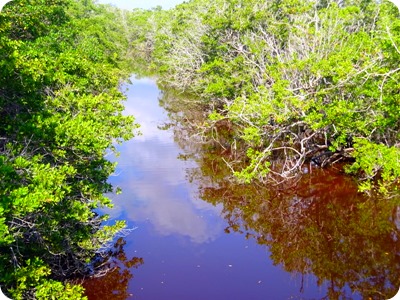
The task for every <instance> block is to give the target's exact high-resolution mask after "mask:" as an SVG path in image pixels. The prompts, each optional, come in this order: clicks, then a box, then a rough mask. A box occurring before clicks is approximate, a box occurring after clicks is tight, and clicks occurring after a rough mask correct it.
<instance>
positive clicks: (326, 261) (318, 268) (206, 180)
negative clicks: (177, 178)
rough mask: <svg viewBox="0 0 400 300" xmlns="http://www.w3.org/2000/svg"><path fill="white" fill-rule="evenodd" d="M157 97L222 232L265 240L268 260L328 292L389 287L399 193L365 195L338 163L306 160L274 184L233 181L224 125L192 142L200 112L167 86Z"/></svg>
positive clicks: (388, 293)
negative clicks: (311, 278)
mask: <svg viewBox="0 0 400 300" xmlns="http://www.w3.org/2000/svg"><path fill="white" fill-rule="evenodd" d="M171 100H173V101H171ZM160 103H161V105H162V106H163V107H164V108H165V109H166V110H167V111H168V112H169V114H170V118H171V119H172V120H174V121H175V122H176V124H174V133H175V140H176V142H177V143H178V144H179V145H180V146H181V147H182V149H183V150H184V152H185V155H182V158H184V159H185V158H188V157H190V158H192V159H194V160H196V162H197V163H198V166H199V167H198V169H197V170H195V171H193V172H192V173H191V180H193V181H196V182H197V183H198V186H199V194H200V198H202V199H203V200H205V201H207V202H210V203H212V204H214V205H217V204H219V205H222V207H223V211H222V215H223V217H224V218H225V219H226V221H227V224H228V226H227V227H226V229H225V231H226V232H227V233H229V232H240V233H243V234H244V235H245V237H246V238H253V239H255V240H256V241H257V243H258V244H260V245H265V246H267V247H268V249H269V251H270V253H271V259H272V260H273V262H274V264H276V265H280V266H282V267H283V268H284V269H285V270H286V271H288V272H291V273H298V274H301V275H302V278H303V275H306V274H313V275H315V276H316V277H317V279H318V284H319V285H322V284H325V285H327V286H328V291H327V295H326V298H327V299H351V298H352V295H351V294H349V288H350V289H351V292H352V293H355V294H358V296H357V297H360V296H361V297H362V298H364V299H388V298H390V297H393V296H394V295H395V294H396V292H397V291H398V288H399V286H400V240H399V237H400V209H399V204H400V199H399V197H397V198H392V199H389V200H388V199H381V198H379V197H366V196H365V195H363V194H360V193H358V191H357V185H356V183H355V182H354V181H353V179H352V178H351V177H348V176H346V175H345V174H344V173H343V172H342V171H341V168H339V167H337V168H330V169H327V170H321V169H317V168H314V167H311V166H309V167H307V168H304V170H303V175H302V177H301V178H297V179H296V180H292V181H289V182H285V183H281V184H277V185H268V186H266V185H262V184H257V183H253V184H251V185H245V184H238V183H235V181H233V180H230V178H229V174H230V170H229V169H228V167H227V165H226V163H225V162H224V160H229V159H230V158H231V157H232V155H236V156H238V155H240V154H239V152H238V151H236V152H233V150H232V148H233V147H230V146H232V145H233V144H234V143H235V147H236V149H238V145H237V143H236V142H232V137H231V135H232V134H231V133H230V131H229V128H228V130H227V129H226V127H225V128H222V129H221V128H216V130H217V131H218V132H217V134H214V135H213V137H214V140H213V141H212V142H210V141H208V142H207V143H198V142H199V139H198V138H197V139H196V138H193V137H198V133H197V132H196V130H197V128H196V127H197V126H196V124H201V123H202V122H204V119H202V118H201V115H199V114H196V113H194V112H195V111H196V109H197V108H194V109H193V108H192V107H190V106H189V105H188V104H187V103H184V104H183V105H180V104H179V101H176V95H174V94H173V93H171V92H168V91H167V92H165V93H164V95H163V98H162V99H161V101H160ZM182 109H184V110H183V111H182ZM196 118H197V119H196ZM216 137H217V139H216ZM237 158H238V157H235V159H237ZM239 158H240V157H239ZM346 291H347V292H346ZM346 293H347V294H346ZM353 296H354V295H353Z"/></svg>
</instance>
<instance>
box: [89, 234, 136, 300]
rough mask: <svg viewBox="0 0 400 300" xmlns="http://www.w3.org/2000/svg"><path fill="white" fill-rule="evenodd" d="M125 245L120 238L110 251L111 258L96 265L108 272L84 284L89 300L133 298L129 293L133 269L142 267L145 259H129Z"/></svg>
mask: <svg viewBox="0 0 400 300" xmlns="http://www.w3.org/2000/svg"><path fill="white" fill-rule="evenodd" d="M125 244H126V241H125V240H124V239H123V238H119V239H118V240H117V242H116V243H115V245H114V249H112V250H110V253H109V258H106V259H105V260H104V261H98V262H97V263H96V265H95V267H96V268H99V269H104V270H107V271H106V272H105V273H104V274H103V276H97V277H94V278H89V279H86V280H85V281H84V282H83V283H82V285H83V286H84V287H85V289H86V296H87V297H88V299H89V300H126V299H128V298H130V297H131V296H132V295H131V294H129V292H128V283H129V281H130V280H131V279H132V278H133V274H132V269H133V268H138V267H139V266H141V265H142V264H143V258H139V257H133V258H131V259H128V258H127V257H126V254H125V251H124V246H125ZM110 258H111V259H110ZM100 273H101V272H100Z"/></svg>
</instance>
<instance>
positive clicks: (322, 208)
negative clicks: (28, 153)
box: [85, 79, 400, 300]
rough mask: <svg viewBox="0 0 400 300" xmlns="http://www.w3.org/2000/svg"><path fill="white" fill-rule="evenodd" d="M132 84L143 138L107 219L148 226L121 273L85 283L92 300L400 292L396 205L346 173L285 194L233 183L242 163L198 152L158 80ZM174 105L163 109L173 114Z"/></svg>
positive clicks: (212, 151) (131, 108)
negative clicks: (368, 193) (236, 165)
mask: <svg viewBox="0 0 400 300" xmlns="http://www.w3.org/2000/svg"><path fill="white" fill-rule="evenodd" d="M128 87H129V91H128V92H127V95H128V102H127V105H126V113H127V114H133V115H134V116H135V117H136V118H137V121H138V122H139V123H140V124H141V126H142V127H141V131H142V135H141V136H139V137H136V138H134V139H132V140H131V141H129V142H126V143H124V144H123V145H121V146H120V147H119V151H120V152H121V155H120V156H119V157H118V158H114V160H116V161H118V163H119V165H118V171H117V174H116V176H114V177H112V178H111V179H110V182H111V183H112V184H114V185H115V186H119V187H121V188H122V190H123V194H122V195H119V196H114V197H113V198H114V202H115V208H114V209H113V210H111V211H107V213H109V214H110V215H111V219H125V220H127V223H128V226H129V227H131V228H133V227H137V229H136V230H134V231H133V232H131V234H130V235H128V236H126V237H125V238H124V240H122V239H121V240H119V241H118V243H117V245H116V246H117V247H116V248H117V250H116V255H115V259H114V261H115V262H114V269H113V271H112V272H110V273H108V274H107V275H105V276H103V277H101V278H95V279H91V280H88V281H86V282H85V286H86V288H87V295H88V297H89V299H90V300H95V299H143V300H147V299H149V300H150V299H151V300H157V299H174V300H179V299H185V300H187V299H209V300H212V299H226V300H228V299H229V300H231V299H233V300H234V299H238V300H241V299H243V300H247V299H255V300H256V299H260V300H261V299H278V300H279V299H385V298H389V297H390V296H393V295H394V294H395V292H396V291H397V288H398V287H399V285H400V280H399V279H400V241H399V234H400V210H399V209H398V206H397V205H396V199H392V200H391V201H387V200H383V199H370V198H366V197H364V196H362V195H360V194H359V193H357V188H356V186H355V184H354V182H353V181H352V179H351V178H349V177H346V176H345V175H344V174H342V172H341V171H340V169H334V168H332V169H330V170H328V171H322V170H318V169H314V168H310V167H306V168H304V170H303V173H304V174H303V176H302V177H301V178H300V179H299V180H297V181H292V182H288V183H286V184H285V185H280V186H265V185H261V184H259V185H257V184H253V185H239V184H236V183H233V182H232V181H230V180H227V178H228V176H227V175H228V170H227V167H226V164H225V163H224V162H223V160H222V159H221V158H222V157H223V156H224V155H230V154H229V153H226V152H223V151H222V152H221V149H218V148H216V147H213V146H210V145H205V146H204V145H203V146H201V145H198V144H195V143H192V142H191V139H190V138H189V137H188V135H189V131H187V130H186V129H185V125H184V124H182V123H181V124H175V120H176V118H177V116H179V117H182V113H179V112H178V111H176V109H175V111H171V110H170V111H169V113H167V111H166V110H165V109H163V108H162V107H160V105H159V98H160V97H161V94H160V91H159V90H158V88H157V86H156V84H155V83H154V82H153V81H151V80H148V79H142V80H133V83H132V84H131V85H129V86H128ZM168 101H169V99H168V98H167V97H163V99H162V101H161V102H162V103H163V105H164V107H166V108H169V109H171V105H170V104H169V103H168ZM174 106H175V107H176V106H177V105H176V104H175V105H174ZM178 107H179V105H178ZM180 107H181V108H182V110H184V108H185V103H182V104H180ZM195 113H196V112H193V114H195ZM167 123H173V124H174V125H173V126H165V124H167ZM397 202H398V199H397Z"/></svg>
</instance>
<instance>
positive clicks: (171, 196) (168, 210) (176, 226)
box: [107, 79, 222, 243]
mask: <svg viewBox="0 0 400 300" xmlns="http://www.w3.org/2000/svg"><path fill="white" fill-rule="evenodd" d="M154 86H155V83H154V82H153V81H149V80H148V79H145V80H136V79H134V80H133V84H132V86H131V87H130V90H129V91H127V96H128V101H127V102H126V110H125V113H126V114H130V115H134V116H135V118H136V121H137V122H138V123H139V124H140V125H141V127H140V132H141V133H142V135H141V136H138V137H135V138H134V139H132V140H131V141H129V142H125V143H124V144H123V145H121V146H119V147H118V149H119V151H120V152H121V156H120V157H118V158H116V159H115V160H117V161H118V167H117V172H116V173H117V176H114V177H111V179H110V182H111V183H112V184H113V185H114V186H119V187H121V188H122V191H123V193H122V195H120V196H116V197H115V200H114V203H115V207H114V209H112V210H111V211H107V213H109V214H110V215H111V217H112V218H118V217H119V218H120V217H121V215H122V214H124V217H125V218H127V219H128V220H129V221H133V222H135V225H138V226H139V230H140V226H141V225H140V224H141V223H144V222H150V223H151V224H152V226H153V228H154V230H155V232H156V233H157V234H159V235H162V236H169V235H179V236H184V237H187V238H189V239H190V241H191V242H193V243H204V242H208V241H212V240H215V238H216V237H217V235H218V234H219V233H220V232H221V231H222V224H221V221H220V220H219V218H218V215H219V212H220V209H218V208H217V207H214V206H212V205H210V204H208V203H205V202H203V201H201V200H199V199H197V198H196V197H195V193H194V191H195V190H197V188H196V187H193V186H191V185H190V184H189V183H188V182H187V180H186V171H187V169H188V168H191V167H194V165H193V162H187V161H186V162H185V161H180V160H177V159H176V158H177V156H178V155H179V153H180V149H179V148H178V146H177V145H175V143H174V142H173V137H172V135H173V133H172V132H171V131H169V130H160V129H159V128H158V126H160V125H162V124H163V122H165V121H167V120H168V117H167V115H166V114H165V111H164V110H163V109H161V108H160V107H159V105H158V101H157V99H158V96H159V95H158V94H157V91H158V90H157V89H155V88H154Z"/></svg>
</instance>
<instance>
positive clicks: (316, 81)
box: [129, 0, 400, 199]
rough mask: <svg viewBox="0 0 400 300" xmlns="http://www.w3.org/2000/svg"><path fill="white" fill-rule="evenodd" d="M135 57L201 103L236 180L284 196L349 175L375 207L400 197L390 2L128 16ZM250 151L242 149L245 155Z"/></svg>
mask: <svg viewBox="0 0 400 300" xmlns="http://www.w3.org/2000/svg"><path fill="white" fill-rule="evenodd" d="M129 24H130V30H133V32H134V34H133V35H132V36H134V37H135V38H134V40H133V49H135V50H134V51H133V52H132V53H133V54H134V57H135V59H136V60H137V61H141V64H142V65H147V66H148V67H149V70H150V72H154V73H156V74H157V75H158V77H159V82H160V84H162V85H165V86H168V87H170V88H173V89H176V90H178V91H181V92H184V93H188V94H193V95H196V96H197V97H198V98H199V99H201V101H202V102H203V103H204V109H205V110H206V111H207V115H208V121H207V122H204V124H198V125H197V126H198V128H199V131H201V132H204V134H205V139H206V140H209V141H213V142H215V141H217V142H218V139H219V135H220V131H224V130H226V129H228V130H229V131H230V135H231V139H230V140H229V141H227V140H226V139H224V140H223V141H220V142H221V144H222V146H223V147H224V148H226V149H227V150H229V151H232V152H235V154H236V155H234V157H236V158H237V157H238V158H239V159H233V160H230V161H226V163H227V164H228V166H229V168H230V169H231V171H232V172H231V173H232V175H233V176H232V178H234V180H239V181H240V182H244V183H250V182H252V181H254V180H257V181H261V182H264V183H272V184H279V183H281V182H285V181H287V180H292V179H294V178H297V177H299V176H301V174H302V168H303V167H304V166H305V165H310V166H313V167H318V168H319V167H327V166H331V165H334V164H337V163H343V162H344V163H345V167H344V171H345V172H346V173H348V174H351V175H352V176H353V177H354V178H355V179H356V180H358V183H359V189H360V191H362V192H365V193H368V194H370V195H371V196H373V195H376V194H380V195H384V196H386V197H389V198H397V199H398V196H399V178H400V96H399V93H398V87H399V85H398V82H399V76H400V69H399V68H398V64H397V62H398V61H399V58H400V51H399V49H400V46H399V45H400V36H399V30H398V29H399V27H400V19H399V11H398V9H397V7H396V6H395V5H394V4H392V3H391V2H389V1H383V2H382V3H377V2H375V1H345V2H341V3H339V4H338V3H337V2H335V1H297V0H285V1H279V2H278V1H240V0H232V1H227V0H218V1H204V0H194V1H190V2H187V3H183V4H181V5H178V6H177V7H176V8H174V9H171V10H167V11H163V10H161V9H159V8H155V9H153V10H140V9H138V10H134V11H133V13H131V14H130V16H129ZM239 145H240V146H239Z"/></svg>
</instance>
